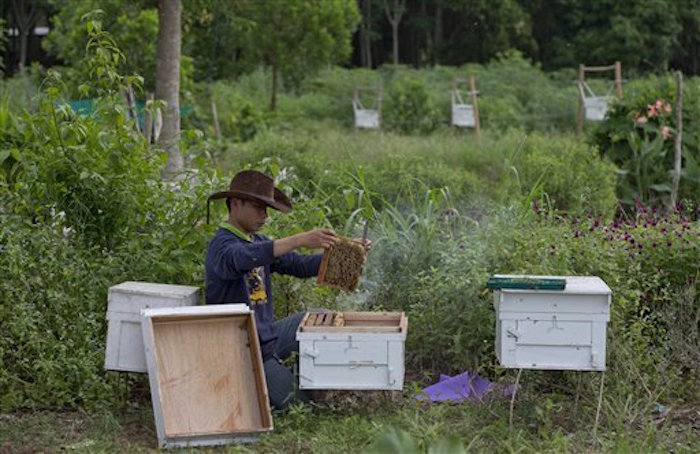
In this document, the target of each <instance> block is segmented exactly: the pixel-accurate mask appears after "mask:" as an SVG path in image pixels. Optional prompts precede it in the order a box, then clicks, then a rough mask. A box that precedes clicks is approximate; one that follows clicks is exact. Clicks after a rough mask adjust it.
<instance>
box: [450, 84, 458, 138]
mask: <svg viewBox="0 0 700 454" xmlns="http://www.w3.org/2000/svg"><path fill="white" fill-rule="evenodd" d="M456 92H457V78H456V77H455V78H454V79H452V91H451V92H450V127H451V128H452V130H453V131H454V130H456V129H457V128H456V127H455V121H454V120H455V119H454V107H455V98H456V96H455V94H456Z"/></svg>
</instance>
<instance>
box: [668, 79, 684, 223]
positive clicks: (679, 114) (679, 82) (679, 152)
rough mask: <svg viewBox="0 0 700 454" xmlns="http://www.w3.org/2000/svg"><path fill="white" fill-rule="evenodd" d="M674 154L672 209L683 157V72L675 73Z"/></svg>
mask: <svg viewBox="0 0 700 454" xmlns="http://www.w3.org/2000/svg"><path fill="white" fill-rule="evenodd" d="M674 145H675V147H674V148H675V156H674V159H673V184H672V186H671V201H670V202H671V206H670V207H669V209H670V210H671V211H672V210H674V209H675V208H676V203H677V202H678V186H679V184H680V181H681V162H682V159H683V73H682V72H680V71H678V72H677V73H676V140H675V144H674Z"/></svg>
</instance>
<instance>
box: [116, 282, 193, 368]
mask: <svg viewBox="0 0 700 454" xmlns="http://www.w3.org/2000/svg"><path fill="white" fill-rule="evenodd" d="M198 297H199V288H198V287H191V286H187V285H169V284H154V283H151V282H132V281H128V282H122V283H121V284H119V285H115V286H112V287H110V288H109V291H108V294H107V321H108V325H107V348H106V351H105V369H107V370H119V371H126V372H147V371H148V369H147V367H146V357H145V355H144V350H143V336H142V335H141V309H146V308H151V307H179V306H194V305H196V304H197V299H198Z"/></svg>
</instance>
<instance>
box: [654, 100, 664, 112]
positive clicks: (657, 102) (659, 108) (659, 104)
mask: <svg viewBox="0 0 700 454" xmlns="http://www.w3.org/2000/svg"><path fill="white" fill-rule="evenodd" d="M663 105H664V102H663V100H662V99H661V98H658V99H657V100H656V104H655V107H656V109H657V110H661V107H663Z"/></svg>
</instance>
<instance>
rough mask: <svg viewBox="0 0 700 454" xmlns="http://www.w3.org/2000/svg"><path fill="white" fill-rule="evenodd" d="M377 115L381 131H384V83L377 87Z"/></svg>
mask: <svg viewBox="0 0 700 454" xmlns="http://www.w3.org/2000/svg"><path fill="white" fill-rule="evenodd" d="M377 115H378V116H379V121H378V123H379V129H382V83H381V82H379V84H378V87H377Z"/></svg>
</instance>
